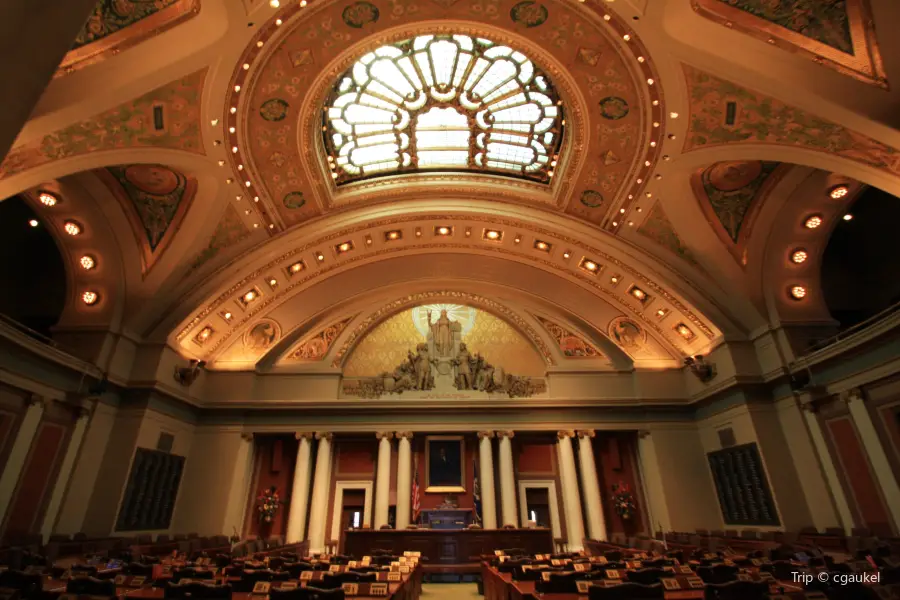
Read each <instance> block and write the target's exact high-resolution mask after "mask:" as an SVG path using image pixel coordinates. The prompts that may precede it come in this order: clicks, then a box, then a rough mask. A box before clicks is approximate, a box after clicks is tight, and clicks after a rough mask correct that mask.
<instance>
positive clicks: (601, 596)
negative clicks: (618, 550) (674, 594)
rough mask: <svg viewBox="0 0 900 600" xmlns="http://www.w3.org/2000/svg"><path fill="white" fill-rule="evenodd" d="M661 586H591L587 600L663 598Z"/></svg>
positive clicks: (637, 584) (632, 584)
mask: <svg viewBox="0 0 900 600" xmlns="http://www.w3.org/2000/svg"><path fill="white" fill-rule="evenodd" d="M664 597H665V591H664V590H663V587H662V585H660V584H658V583H657V584H656V585H642V584H640V583H630V582H629V583H623V584H622V585H616V586H613V587H608V588H607V587H600V586H596V585H593V586H591V587H590V588H588V600H650V599H654V600H655V599H657V598H660V599H661V598H664Z"/></svg>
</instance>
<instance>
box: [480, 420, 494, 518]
mask: <svg viewBox="0 0 900 600" xmlns="http://www.w3.org/2000/svg"><path fill="white" fill-rule="evenodd" d="M493 437H494V432H493V431H479V432H478V458H479V461H478V471H479V473H478V478H479V485H480V486H481V520H482V526H483V527H484V528H485V529H496V528H497V492H496V490H495V488H494V452H493V446H492V442H491V440H492V439H493Z"/></svg>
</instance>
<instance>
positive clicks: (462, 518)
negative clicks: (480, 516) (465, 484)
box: [422, 508, 472, 529]
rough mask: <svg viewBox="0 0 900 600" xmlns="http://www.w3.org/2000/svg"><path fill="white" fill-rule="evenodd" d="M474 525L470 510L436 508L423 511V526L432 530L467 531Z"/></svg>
mask: <svg viewBox="0 0 900 600" xmlns="http://www.w3.org/2000/svg"><path fill="white" fill-rule="evenodd" d="M471 523H472V510H471V509H468V508H434V509H431V510H423V511H422V525H423V526H425V527H428V528H430V529H465V528H466V527H468V526H469V525H470V524H471Z"/></svg>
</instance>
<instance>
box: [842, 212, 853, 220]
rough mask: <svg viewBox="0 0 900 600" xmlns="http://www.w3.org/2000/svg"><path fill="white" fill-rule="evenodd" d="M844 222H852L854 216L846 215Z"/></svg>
mask: <svg viewBox="0 0 900 600" xmlns="http://www.w3.org/2000/svg"><path fill="white" fill-rule="evenodd" d="M844 220H845V221H852V220H853V215H851V214H850V213H847V214H846V215H844Z"/></svg>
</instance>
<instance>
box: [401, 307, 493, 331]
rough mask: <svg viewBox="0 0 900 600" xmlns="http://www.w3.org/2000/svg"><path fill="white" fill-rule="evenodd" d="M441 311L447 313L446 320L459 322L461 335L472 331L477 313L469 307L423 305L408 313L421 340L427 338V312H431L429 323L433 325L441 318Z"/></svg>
mask: <svg viewBox="0 0 900 600" xmlns="http://www.w3.org/2000/svg"><path fill="white" fill-rule="evenodd" d="M442 310H446V311H447V318H448V319H450V320H451V321H458V322H459V324H460V327H461V332H462V334H463V335H466V334H467V333H469V332H470V331H472V327H474V326H475V316H476V315H477V314H478V311H476V310H475V309H474V308H472V307H471V306H464V305H462V304H425V305H423V306H417V307H415V308H414V309H412V310H411V311H410V314H411V316H412V320H413V324H414V325H415V326H416V329H418V330H419V333H421V334H422V337H423V338H427V337H428V311H431V322H432V323H433V322H435V321H437V320H438V317H440V316H441V311H442Z"/></svg>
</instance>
